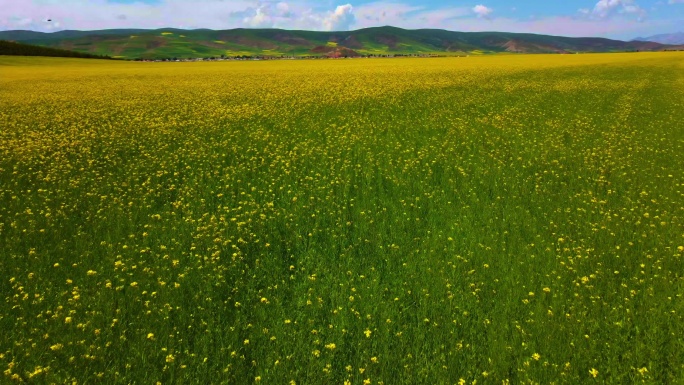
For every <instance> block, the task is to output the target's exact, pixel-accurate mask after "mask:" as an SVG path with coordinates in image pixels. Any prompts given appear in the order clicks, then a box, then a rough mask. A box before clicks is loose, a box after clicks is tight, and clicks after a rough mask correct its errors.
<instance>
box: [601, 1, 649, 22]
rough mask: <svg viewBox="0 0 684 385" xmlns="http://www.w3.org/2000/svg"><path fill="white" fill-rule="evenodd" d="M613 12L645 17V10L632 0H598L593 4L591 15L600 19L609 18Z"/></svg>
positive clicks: (640, 17)
mask: <svg viewBox="0 0 684 385" xmlns="http://www.w3.org/2000/svg"><path fill="white" fill-rule="evenodd" d="M615 14H633V15H637V17H638V18H639V19H643V18H644V17H646V10H644V9H643V8H641V7H639V6H638V5H637V4H636V3H635V2H634V0H599V2H598V3H596V5H595V6H594V10H593V11H592V16H594V17H598V18H601V19H606V18H609V17H611V16H613V15H615Z"/></svg>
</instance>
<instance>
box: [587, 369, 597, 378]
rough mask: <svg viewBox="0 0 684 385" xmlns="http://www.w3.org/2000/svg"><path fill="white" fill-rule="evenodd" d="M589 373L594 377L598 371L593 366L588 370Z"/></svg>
mask: <svg viewBox="0 0 684 385" xmlns="http://www.w3.org/2000/svg"><path fill="white" fill-rule="evenodd" d="M589 374H591V376H592V377H594V378H596V376H598V374H599V371H598V370H596V369H594V368H591V370H590V371H589Z"/></svg>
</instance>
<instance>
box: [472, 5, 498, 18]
mask: <svg viewBox="0 0 684 385" xmlns="http://www.w3.org/2000/svg"><path fill="white" fill-rule="evenodd" d="M473 12H475V14H477V17H482V18H487V17H489V15H490V14H491V13H492V12H494V10H493V9H491V8H489V7H486V6H484V5H482V4H480V5H476V6H474V7H473Z"/></svg>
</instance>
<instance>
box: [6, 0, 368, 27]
mask: <svg viewBox="0 0 684 385" xmlns="http://www.w3.org/2000/svg"><path fill="white" fill-rule="evenodd" d="M353 11H354V10H353V8H352V6H351V5H350V4H345V5H340V6H338V7H331V8H327V7H325V6H323V5H321V4H320V3H319V2H315V1H313V0H291V1H289V2H286V1H280V2H278V1H277V0H273V1H271V0H230V1H225V0H194V1H192V2H190V1H187V0H158V1H155V2H151V3H149V2H142V1H134V2H130V1H128V2H120V1H112V0H59V1H57V0H21V1H19V0H0V30H12V29H30V30H34V31H45V32H49V31H55V30H58V29H77V30H96V29H107V28H165V27H174V28H187V29H193V28H211V29H231V28H239V27H250V28H271V27H273V28H286V29H310V30H346V29H350V28H351V27H352V26H353V25H354V23H355V17H354V12H353ZM48 19H50V20H52V22H48V21H47V20H48Z"/></svg>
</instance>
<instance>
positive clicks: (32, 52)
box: [0, 40, 112, 59]
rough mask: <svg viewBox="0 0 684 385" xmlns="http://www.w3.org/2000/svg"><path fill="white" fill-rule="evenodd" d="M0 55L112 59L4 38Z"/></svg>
mask: <svg viewBox="0 0 684 385" xmlns="http://www.w3.org/2000/svg"><path fill="white" fill-rule="evenodd" d="M0 55H12V56H51V57H73V58H83V59H112V58H111V57H110V56H106V55H93V54H89V53H83V52H75V51H68V50H65V49H58V48H49V47H41V46H37V45H30V44H22V43H16V42H13V41H6V40H0Z"/></svg>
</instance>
